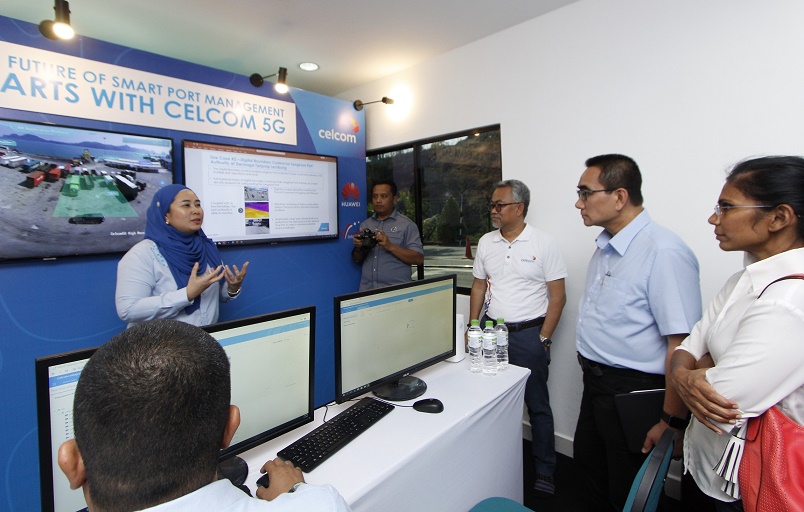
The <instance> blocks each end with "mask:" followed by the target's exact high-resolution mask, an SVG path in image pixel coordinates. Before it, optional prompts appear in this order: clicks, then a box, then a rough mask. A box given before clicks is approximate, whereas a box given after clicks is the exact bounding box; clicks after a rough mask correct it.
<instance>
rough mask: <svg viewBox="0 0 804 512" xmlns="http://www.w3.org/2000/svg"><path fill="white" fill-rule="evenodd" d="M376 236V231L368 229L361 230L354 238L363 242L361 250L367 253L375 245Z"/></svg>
mask: <svg viewBox="0 0 804 512" xmlns="http://www.w3.org/2000/svg"><path fill="white" fill-rule="evenodd" d="M376 236H377V232H376V231H372V230H370V229H369V228H363V230H362V231H361V232H360V233H358V234H356V235H355V238H357V239H359V240H361V241H362V242H363V246H362V247H363V249H364V250H366V251H369V250H371V249H373V248H374V246H375V245H377V239H376V238H375V237H376Z"/></svg>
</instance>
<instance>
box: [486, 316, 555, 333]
mask: <svg viewBox="0 0 804 512" xmlns="http://www.w3.org/2000/svg"><path fill="white" fill-rule="evenodd" d="M484 317H485V318H487V319H489V320H492V321H493V322H494V325H497V321H496V320H493V319H492V318H491V317H489V316H488V315H484ZM543 323H544V317H543V316H540V317H539V318H534V319H532V320H525V321H522V322H512V323H508V322H505V326H506V327H508V332H519V331H524V330H525V329H531V328H533V327H539V326H540V325H542V324H543ZM483 325H485V322H483Z"/></svg>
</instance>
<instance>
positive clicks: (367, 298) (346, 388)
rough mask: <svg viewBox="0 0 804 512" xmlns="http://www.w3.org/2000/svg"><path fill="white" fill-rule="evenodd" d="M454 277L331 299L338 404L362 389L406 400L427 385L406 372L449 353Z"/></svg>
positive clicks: (451, 351)
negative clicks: (332, 303)
mask: <svg viewBox="0 0 804 512" xmlns="http://www.w3.org/2000/svg"><path fill="white" fill-rule="evenodd" d="M456 280H457V278H456V276H455V275H454V274H452V275H445V276H441V277H434V278H429V279H424V280H421V281H413V282H411V283H405V284H400V285H394V286H389V287H386V288H378V289H375V290H367V291H362V292H356V293H350V294H347V295H341V296H338V297H335V386H336V397H335V399H336V401H337V402H338V403H342V402H344V401H346V400H350V399H352V398H354V397H356V396H358V395H362V394H363V393H366V392H368V391H373V392H374V394H375V395H377V396H379V397H380V398H384V399H386V400H393V401H401V400H410V399H413V398H416V397H417V396H420V395H422V394H424V392H425V391H426V389H427V385H426V384H425V383H424V382H423V381H422V380H421V379H419V378H417V377H414V376H412V375H410V374H411V373H413V372H416V371H418V370H422V369H424V368H426V367H428V366H431V365H433V364H435V363H437V362H439V361H443V360H444V359H447V358H449V357H451V356H453V355H455V290H456Z"/></svg>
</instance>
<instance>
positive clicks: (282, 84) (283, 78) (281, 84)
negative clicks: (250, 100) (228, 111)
mask: <svg viewBox="0 0 804 512" xmlns="http://www.w3.org/2000/svg"><path fill="white" fill-rule="evenodd" d="M272 76H275V77H277V79H276V85H274V90H275V91H276V92H278V93H281V94H285V93H286V92H288V86H287V83H286V82H287V80H288V68H279V72H277V73H274V74H273V75H265V76H262V75H260V74H259V73H254V74H253V75H251V76H250V77H248V80H249V82H251V85H253V86H254V87H262V84H263V83H265V79H266V78H271V77H272Z"/></svg>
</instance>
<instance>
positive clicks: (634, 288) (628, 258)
mask: <svg viewBox="0 0 804 512" xmlns="http://www.w3.org/2000/svg"><path fill="white" fill-rule="evenodd" d="M595 242H596V243H597V250H595V253H594V255H593V256H592V259H591V260H590V261H589V268H588V269H587V273H586V287H585V290H584V294H583V296H582V297H581V301H580V304H579V307H578V312H579V314H578V325H577V329H576V338H577V348H578V352H580V354H581V355H582V356H584V357H586V358H587V359H591V360H593V361H597V362H598V363H603V364H606V365H609V366H614V367H621V368H630V369H632V370H639V371H642V372H646V373H653V374H661V375H663V374H664V373H665V357H666V354H667V339H666V337H667V336H668V335H671V334H687V333H689V332H690V331H691V330H692V327H693V325H695V323H696V322H697V321H698V320H700V318H701V288H700V282H699V277H698V260H697V259H696V258H695V254H693V252H692V251H691V250H690V248H689V247H687V245H686V244H685V243H684V242H683V241H682V240H681V239H680V238H679V237H678V236H677V235H676V234H675V233H673V232H671V231H670V230H668V229H666V228H664V227H662V226H659V225H658V224H656V223H654V222H653V221H651V219H650V216H648V213H647V211H644V210H643V211H642V213H640V214H639V215H637V216H636V217H635V218H634V220H632V221H631V222H630V223H629V224H628V225H627V226H626V227H625V228H623V229H622V230H621V231H620V232H619V233H617V235H616V236H614V237H612V236H611V233H609V232H608V231H606V230H604V231H603V232H602V233H600V235H599V236H598V237H597V239H596V240H595Z"/></svg>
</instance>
